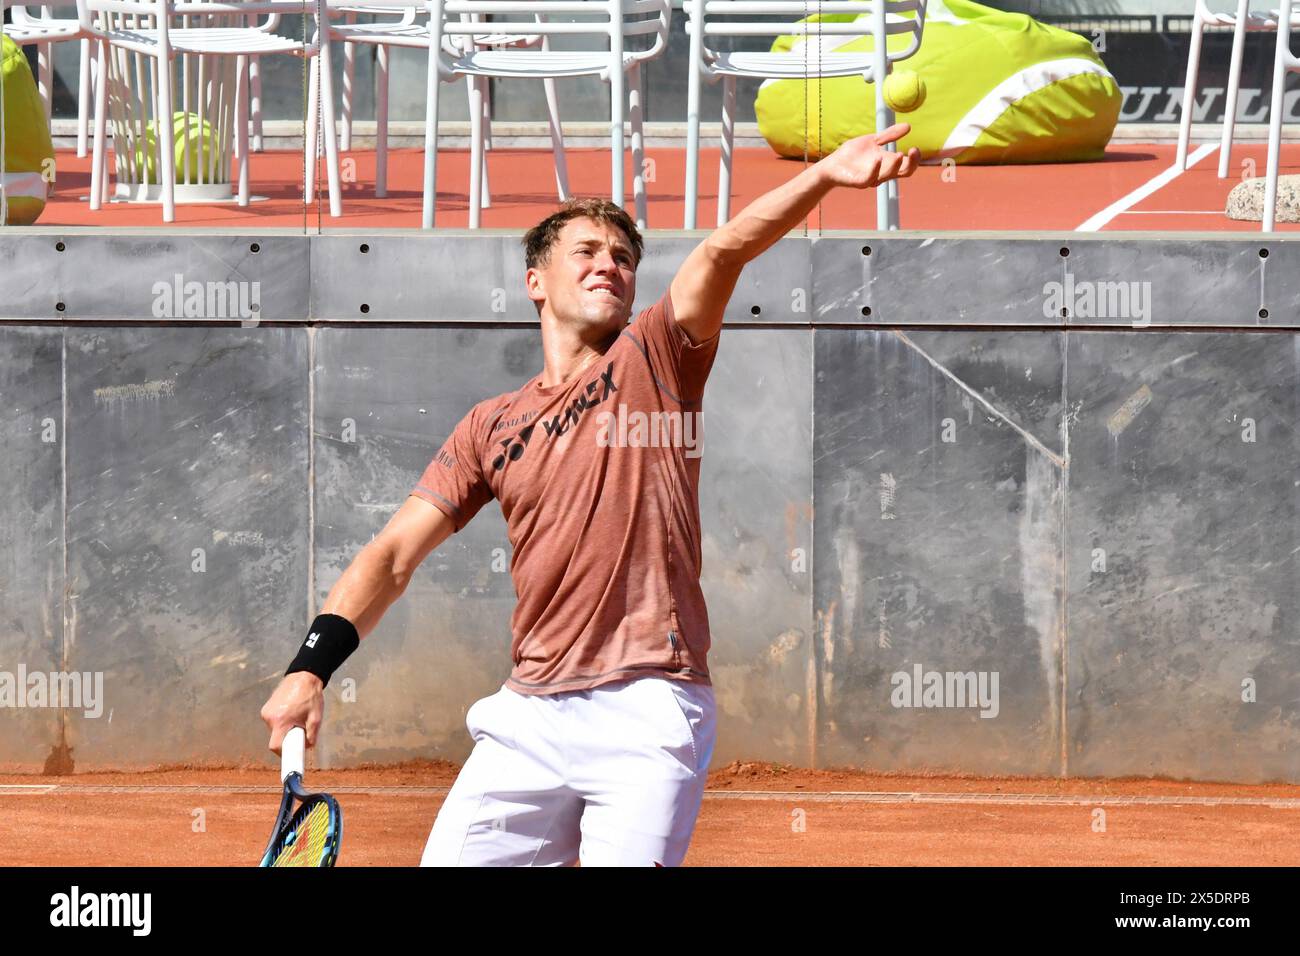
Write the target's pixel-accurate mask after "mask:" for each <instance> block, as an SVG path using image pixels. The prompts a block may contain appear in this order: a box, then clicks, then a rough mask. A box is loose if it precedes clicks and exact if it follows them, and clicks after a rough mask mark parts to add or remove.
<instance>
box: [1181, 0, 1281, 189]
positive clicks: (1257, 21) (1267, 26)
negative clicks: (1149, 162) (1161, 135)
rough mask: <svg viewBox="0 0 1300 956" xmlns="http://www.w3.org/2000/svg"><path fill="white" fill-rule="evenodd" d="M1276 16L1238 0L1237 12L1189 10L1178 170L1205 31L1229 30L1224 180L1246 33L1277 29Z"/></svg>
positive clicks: (1201, 0) (1200, 2)
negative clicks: (1230, 32) (1252, 8)
mask: <svg viewBox="0 0 1300 956" xmlns="http://www.w3.org/2000/svg"><path fill="white" fill-rule="evenodd" d="M1277 21H1278V18H1277V13H1276V11H1274V12H1271V13H1252V12H1251V10H1250V0H1237V11H1236V13H1215V12H1214V11H1213V10H1211V9H1210V8H1209V7H1207V6H1206V5H1205V0H1196V7H1195V9H1194V10H1193V11H1192V39H1191V44H1190V46H1189V47H1188V50H1187V80H1186V82H1185V84H1184V85H1183V105H1182V115H1181V116H1180V117H1179V126H1178V154H1177V158H1176V159H1175V160H1174V164H1175V166H1177V168H1178V169H1186V168H1187V152H1188V147H1189V144H1190V142H1191V136H1192V119H1193V114H1194V113H1195V112H1196V80H1197V76H1198V74H1199V72H1200V68H1201V47H1202V45H1203V42H1204V37H1205V31H1206V30H1207V29H1224V30H1228V29H1230V30H1232V62H1231V65H1230V66H1229V68H1228V90H1227V99H1226V100H1225V101H1224V108H1223V134H1222V142H1221V145H1220V148H1219V178H1220V179H1226V178H1227V176H1228V165H1229V163H1230V162H1231V158H1232V139H1233V134H1234V133H1235V132H1236V126H1237V103H1238V100H1239V98H1240V91H1241V61H1242V58H1243V56H1244V55H1245V50H1246V34H1247V33H1263V32H1269V31H1275V30H1277Z"/></svg>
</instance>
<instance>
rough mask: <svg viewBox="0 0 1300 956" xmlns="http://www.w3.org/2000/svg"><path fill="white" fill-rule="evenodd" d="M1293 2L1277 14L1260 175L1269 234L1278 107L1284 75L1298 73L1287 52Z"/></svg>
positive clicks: (1278, 154) (1299, 62)
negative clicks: (1269, 109)
mask: <svg viewBox="0 0 1300 956" xmlns="http://www.w3.org/2000/svg"><path fill="white" fill-rule="evenodd" d="M1296 16H1297V11H1296V7H1295V0H1282V7H1281V9H1279V10H1278V11H1277V23H1278V26H1277V50H1276V51H1275V53H1274V57H1273V106H1272V109H1273V115H1272V116H1271V117H1270V120H1269V126H1268V168H1267V171H1266V172H1265V174H1264V225H1263V229H1264V231H1265V232H1272V231H1273V228H1274V226H1275V225H1276V219H1277V191H1278V173H1279V167H1280V166H1281V163H1282V105H1283V94H1284V92H1285V90H1286V75H1287V73H1300V57H1297V56H1296V55H1295V54H1294V53H1292V52H1291V28H1292V27H1295V26H1300V24H1298V23H1297V22H1296V19H1295V18H1296Z"/></svg>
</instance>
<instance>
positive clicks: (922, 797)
mask: <svg viewBox="0 0 1300 956" xmlns="http://www.w3.org/2000/svg"><path fill="white" fill-rule="evenodd" d="M6 789H14V790H16V791H17V792H19V793H29V794H34V793H48V792H49V791H51V790H56V789H57V790H58V791H59V796H73V797H88V796H100V795H106V794H116V795H124V794H166V793H191V794H192V793H225V794H264V795H275V794H279V793H280V788H279V787H265V786H260V787H259V786H247V785H237V784H235V785H229V786H208V785H204V784H189V785H186V784H154V785H123V786H113V785H105V786H100V785H95V784H71V785H59V784H0V794H3V793H4V791H5V790H6ZM323 789H324V790H325V791H326V792H327V793H332V794H367V795H371V796H390V797H393V796H406V797H426V796H437V795H441V794H446V793H447V792H448V790H449V789H450V788H449V787H403V786H370V787H367V786H351V787H349V786H340V787H330V786H325V787H324V788H323ZM704 798H705V799H706V800H758V801H768V802H794V803H883V804H897V803H931V804H940V803H941V804H967V805H969V804H978V805H990V804H997V805H1001V806H1070V807H1084V806H1086V807H1096V806H1171V807H1180V806H1197V807H1219V806H1244V807H1272V808H1274V809H1279V810H1300V798H1296V797H1226V796H1224V797H1213V796H1208V797H1206V796H1185V797H1176V796H1164V795H1161V796H1143V795H1130V796H1113V795H1112V796H1108V795H1104V794H1097V795H1094V796H1089V795H1088V794H1060V793H937V792H924V791H914V792H906V791H901V792H897V793H893V792H889V791H872V790H813V791H803V790H706V791H704Z"/></svg>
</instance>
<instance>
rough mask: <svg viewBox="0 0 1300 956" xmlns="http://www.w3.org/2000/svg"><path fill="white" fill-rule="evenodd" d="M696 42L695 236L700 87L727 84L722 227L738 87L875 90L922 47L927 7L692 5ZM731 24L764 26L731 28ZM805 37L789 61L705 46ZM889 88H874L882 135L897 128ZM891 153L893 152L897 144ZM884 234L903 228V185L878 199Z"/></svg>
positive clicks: (691, 120) (690, 99) (691, 119)
mask: <svg viewBox="0 0 1300 956" xmlns="http://www.w3.org/2000/svg"><path fill="white" fill-rule="evenodd" d="M682 7H683V9H684V10H685V12H686V14H687V16H688V17H689V20H688V23H687V33H688V34H689V36H690V44H691V52H690V60H689V63H690V66H689V69H690V74H689V77H688V85H687V106H686V113H687V115H686V122H687V132H686V216H685V222H684V224H683V227H684V228H686V229H694V228H695V218H696V208H695V207H696V203H697V199H698V196H699V185H700V184H699V178H700V177H699V164H700V86H701V81H702V80H708V82H710V83H716V82H717V81H718V80H719V79H721V80H722V84H723V87H722V90H723V92H722V160H721V163H720V169H719V172H718V225H722V224H723V223H725V222H726V221H727V219H728V218H729V217H730V212H731V166H732V147H733V144H734V137H735V120H736V80H737V78H738V77H750V78H756V79H764V80H767V79H787V80H789V79H800V78H805V77H806V78H822V77H834V76H854V75H857V76H861V77H862V78H863V79H864V80H866V82H868V83H872V82H873V81H874V80H875V78H877V77H879V78H881V79H882V80H883V78H884V77H885V76H887V75H888V74H889V72H890V70H891V69H892V67H893V65H894V64H895V63H898V62H900V61H902V60H906V59H907V58H908V57H910V56H912V55H913V54H914V53H916V51H917V50H919V49H920V47H921V38H922V34H923V32H924V29H925V7H926V0H818V2H817V3H816V4H811V3H808V2H806V0H685V2H684V3H683V5H682ZM816 13H823V14H844V13H853V14H857V15H858V17H857V19H855V20H853V21H851V22H848V23H827V22H821V21H819V22H814V23H809V22H800V20H801V19H802V18H805V17H808V16H809V15H810V14H816ZM727 16H733V17H735V16H745V17H751V18H752V17H759V18H761V19H750V20H727V19H724V18H725V17H727ZM903 34H905V35H910V36H911V41H910V42H909V43H908V44H907V46H906V47H904V48H902V49H899V50H888V49H887V45H886V37H889V36H896V35H903ZM784 35H795V36H800V37H803V40H802V41H801V42H799V43H797V44H796V47H795V49H793V50H792V51H790V52H788V53H771V52H755V53H747V52H730V53H729V52H724V51H720V50H717V49H714V48H713V47H712V46H710V45H709V43H708V42H706V41H707V40H708V39H709V38H713V37H752V36H770V37H777V36H784ZM861 36H870V37H874V38H875V43H874V47H873V49H872V51H871V52H864V53H839V52H833V51H827V50H826V47H827V46H838V45H841V44H843V43H845V42H846V41H847V40H849V39H851V38H853V37H861ZM883 87H884V83H883V82H877V83H875V96H876V102H875V107H876V128H877V129H885V128H886V127H888V126H891V125H893V122H894V114H893V111H892V110H891V109H890V108H889V107H888V105H886V103H885V100H884V91H883ZM890 148H891V149H892V148H893V147H892V144H891V147H890ZM876 203H877V206H876V217H877V223H878V224H879V228H881V229H897V228H898V183H897V181H893V182H890V183H889V184H888V186H887V187H886V188H884V189H880V190H877V191H876Z"/></svg>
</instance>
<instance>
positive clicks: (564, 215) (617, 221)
mask: <svg viewBox="0 0 1300 956" xmlns="http://www.w3.org/2000/svg"><path fill="white" fill-rule="evenodd" d="M571 219H593V220H595V221H596V222H603V223H606V224H608V225H611V226H615V227H617V228H619V229H621V230H623V234H624V235H625V236H627V240H628V242H630V243H631V244H632V256H633V267H634V268H635V267H636V266H639V265H640V264H641V250H642V249H643V248H644V245H645V243H644V242H643V241H642V239H641V233H640V231H639V230H638V229H637V227H636V223H635V222H634V221H633V220H632V217H631V216H629V215H628V214H627V210H625V209H624V208H623V207H622V206H619V205H617V204H615V203H612V202H610V201H609V200H608V199H590V198H588V199H570V200H569V201H568V202H566V203H565V204H564V205H562V206H561V207H560V208H559V209H557V210H556V211H555V212H553V213H551V214H550V215H549V216H547V217H546V218H545V219H543V220H542V221H541V222H539V223H538V224H537V225H535V226H533V228H531V229H529V230H528V231H527V232H526V233H524V239H523V243H524V265H525V266H526V267H527V268H529V269H536V268H541V267H543V266H546V265H547V264H549V263H550V261H551V247H552V246H553V245H555V240H556V239H558V238H560V230H561V229H563V228H564V225H565V223H567V222H568V221H569V220H571Z"/></svg>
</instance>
